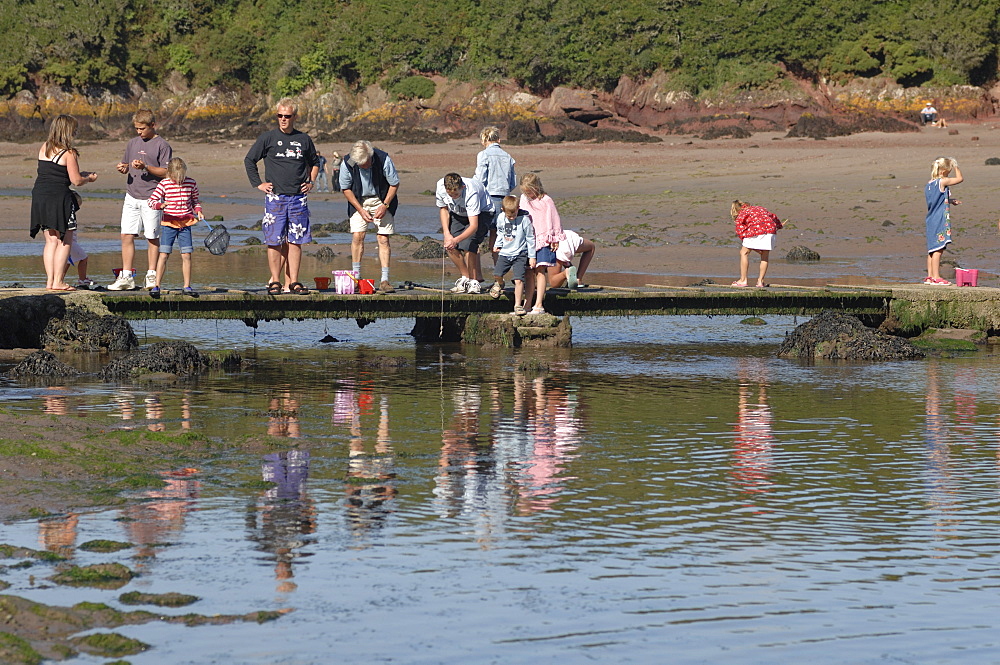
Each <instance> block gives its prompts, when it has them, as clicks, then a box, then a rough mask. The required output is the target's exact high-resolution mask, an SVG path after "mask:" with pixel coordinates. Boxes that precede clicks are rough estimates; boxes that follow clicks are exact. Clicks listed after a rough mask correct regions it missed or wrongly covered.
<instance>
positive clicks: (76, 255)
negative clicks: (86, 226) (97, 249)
mask: <svg viewBox="0 0 1000 665" xmlns="http://www.w3.org/2000/svg"><path fill="white" fill-rule="evenodd" d="M86 258H87V251H86V250H85V249H84V248H83V246H82V245H80V243H79V242H77V240H76V234H75V233H74V234H73V242H72V243H71V244H70V246H69V260H70V262H72V263H73V264H74V265H76V264H77V263H79V262H80V261H83V260H84V259H86Z"/></svg>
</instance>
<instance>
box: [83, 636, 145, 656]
mask: <svg viewBox="0 0 1000 665" xmlns="http://www.w3.org/2000/svg"><path fill="white" fill-rule="evenodd" d="M71 641H72V643H73V644H76V645H78V646H79V647H80V648H81V649H83V650H86V651H89V652H90V653H94V654H97V655H99V656H111V657H117V656H131V655H133V654H137V653H141V652H143V651H145V650H146V649H148V648H149V645H148V644H146V643H145V642H140V641H139V640H134V639H132V638H131V637H125V636H124V635H119V634H118V633H94V634H92V635H84V636H83V637H75V638H73V639H72V640H71Z"/></svg>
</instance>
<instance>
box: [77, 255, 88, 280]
mask: <svg viewBox="0 0 1000 665" xmlns="http://www.w3.org/2000/svg"><path fill="white" fill-rule="evenodd" d="M89 262H90V257H87V258H85V259H80V260H79V261H77V262H76V272H77V274H78V275H79V278H80V279H87V263H89Z"/></svg>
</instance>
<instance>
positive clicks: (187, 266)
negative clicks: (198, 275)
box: [156, 254, 191, 288]
mask: <svg viewBox="0 0 1000 665" xmlns="http://www.w3.org/2000/svg"><path fill="white" fill-rule="evenodd" d="M181 275H182V276H183V277H184V287H185V288H187V287H189V286H191V255H190V254H181ZM156 279H160V272H159V271H157V272H156Z"/></svg>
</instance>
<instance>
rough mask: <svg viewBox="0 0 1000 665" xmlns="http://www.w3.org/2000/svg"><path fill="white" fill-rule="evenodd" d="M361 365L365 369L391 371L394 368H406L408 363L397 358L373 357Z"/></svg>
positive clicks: (403, 359)
mask: <svg viewBox="0 0 1000 665" xmlns="http://www.w3.org/2000/svg"><path fill="white" fill-rule="evenodd" d="M361 364H362V365H365V366H366V367H375V368H378V369H392V368H395V367H406V366H408V365H409V364H410V361H408V360H407V359H406V358H400V357H399V356H375V357H374V358H366V359H365V360H363V361H362V362H361Z"/></svg>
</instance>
